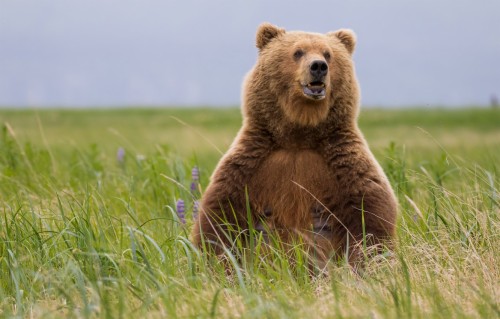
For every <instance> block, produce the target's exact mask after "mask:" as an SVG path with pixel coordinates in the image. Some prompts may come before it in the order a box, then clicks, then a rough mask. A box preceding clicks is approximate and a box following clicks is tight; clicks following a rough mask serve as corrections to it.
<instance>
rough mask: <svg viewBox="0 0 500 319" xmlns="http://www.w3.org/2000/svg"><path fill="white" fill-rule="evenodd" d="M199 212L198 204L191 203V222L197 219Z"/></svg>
mask: <svg viewBox="0 0 500 319" xmlns="http://www.w3.org/2000/svg"><path fill="white" fill-rule="evenodd" d="M199 210H200V203H199V202H198V201H197V200H195V201H194V203H193V220H196V219H197V218H198V211H199Z"/></svg>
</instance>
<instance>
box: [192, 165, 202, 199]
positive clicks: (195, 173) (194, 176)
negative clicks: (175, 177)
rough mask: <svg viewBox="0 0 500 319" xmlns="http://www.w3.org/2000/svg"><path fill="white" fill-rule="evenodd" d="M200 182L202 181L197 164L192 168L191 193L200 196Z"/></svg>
mask: <svg viewBox="0 0 500 319" xmlns="http://www.w3.org/2000/svg"><path fill="white" fill-rule="evenodd" d="M199 182H200V171H199V170H198V167H197V166H195V167H193V169H192V170H191V186H190V190H191V195H193V196H194V197H197V196H198V184H199Z"/></svg>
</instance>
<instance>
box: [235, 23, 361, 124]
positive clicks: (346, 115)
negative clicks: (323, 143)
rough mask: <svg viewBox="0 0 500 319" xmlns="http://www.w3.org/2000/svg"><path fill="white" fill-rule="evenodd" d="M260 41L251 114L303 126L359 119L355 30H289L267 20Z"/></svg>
mask: <svg viewBox="0 0 500 319" xmlns="http://www.w3.org/2000/svg"><path fill="white" fill-rule="evenodd" d="M256 44H257V48H258V50H259V57H258V60H257V63H256V65H255V66H254V68H253V69H252V71H250V73H249V74H248V75H247V78H246V81H245V85H244V92H243V105H244V108H243V111H244V114H245V116H246V117H249V118H251V119H252V118H253V119H259V120H261V121H262V120H264V121H272V122H276V121H278V120H280V121H287V122H288V123H290V124H293V125H298V126H302V127H304V126H309V127H315V126H318V125H319V124H320V123H324V122H325V121H327V119H328V120H333V121H346V120H347V121H352V120H354V119H355V117H356V115H357V108H358V95H359V93H358V91H359V90H358V84H357V80H356V77H355V74H354V67H353V62H352V53H353V51H354V47H355V44H356V38H355V35H354V33H353V32H352V31H351V30H345V29H342V30H338V31H334V32H329V33H326V34H319V33H308V32H299V31H292V32H288V31H285V30H284V29H282V28H279V27H277V26H274V25H272V24H269V23H263V24H262V25H260V26H259V29H258V31H257V40H256Z"/></svg>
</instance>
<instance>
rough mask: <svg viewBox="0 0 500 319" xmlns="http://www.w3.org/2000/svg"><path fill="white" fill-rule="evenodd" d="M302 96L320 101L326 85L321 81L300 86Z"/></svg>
mask: <svg viewBox="0 0 500 319" xmlns="http://www.w3.org/2000/svg"><path fill="white" fill-rule="evenodd" d="M302 91H303V92H304V95H305V96H307V97H310V98H312V99H315V100H322V99H324V98H325V96H326V85H325V83H323V82H321V81H314V82H311V83H308V84H306V85H302Z"/></svg>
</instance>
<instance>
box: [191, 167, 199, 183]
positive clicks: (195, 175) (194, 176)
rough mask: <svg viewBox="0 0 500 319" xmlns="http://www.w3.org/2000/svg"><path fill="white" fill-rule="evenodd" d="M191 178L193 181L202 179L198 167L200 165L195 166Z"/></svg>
mask: <svg viewBox="0 0 500 319" xmlns="http://www.w3.org/2000/svg"><path fill="white" fill-rule="evenodd" d="M191 179H192V180H193V182H199V181H200V170H199V169H198V166H195V167H193V169H192V170H191Z"/></svg>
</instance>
